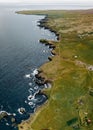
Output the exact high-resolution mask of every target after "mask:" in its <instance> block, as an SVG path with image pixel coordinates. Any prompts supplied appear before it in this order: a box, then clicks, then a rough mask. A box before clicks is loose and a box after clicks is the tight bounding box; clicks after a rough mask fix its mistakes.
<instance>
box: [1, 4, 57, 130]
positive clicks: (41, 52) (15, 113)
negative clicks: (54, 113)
mask: <svg viewBox="0 0 93 130" xmlns="http://www.w3.org/2000/svg"><path fill="white" fill-rule="evenodd" d="M18 10H19V8H17V7H15V8H6V7H4V6H3V7H1V8H0V114H2V113H3V112H7V114H8V115H9V116H8V117H6V118H4V119H2V120H0V130H14V129H17V127H16V124H18V123H20V122H21V121H22V120H24V119H27V118H28V117H29V116H30V113H33V112H34V111H35V109H36V108H37V107H38V106H39V105H41V104H42V103H44V102H45V101H46V99H47V97H46V96H45V95H43V94H40V93H38V91H39V90H41V89H42V88H43V87H44V86H38V85H37V84H36V83H35V74H36V73H37V69H38V68H39V67H40V66H41V65H42V64H43V63H45V62H47V61H48V56H50V55H51V50H49V47H48V46H45V45H42V44H41V43H40V42H39V40H40V39H41V38H46V39H51V40H56V36H55V34H54V33H51V32H50V31H48V30H44V29H43V28H40V27H38V26H37V25H38V24H39V23H38V21H39V20H41V19H43V18H44V16H35V15H20V14H16V13H15V11H18ZM20 108H22V109H24V110H25V111H26V112H25V113H23V114H22V113H21V112H20ZM11 120H16V121H14V122H13V123H12V121H11Z"/></svg>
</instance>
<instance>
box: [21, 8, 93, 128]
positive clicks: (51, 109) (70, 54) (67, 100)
mask: <svg viewBox="0 0 93 130" xmlns="http://www.w3.org/2000/svg"><path fill="white" fill-rule="evenodd" d="M37 12H38V13H37ZM46 12H47V14H49V15H48V18H50V19H48V21H47V22H48V23H45V21H44V24H45V26H46V27H45V28H46V29H47V28H50V29H51V28H52V29H53V30H54V31H55V30H56V31H57V32H58V33H59V32H60V37H59V42H54V45H56V47H55V53H56V55H55V56H54V57H53V59H52V62H47V63H45V64H44V65H42V66H41V67H40V71H42V73H41V75H40V76H41V77H44V78H45V79H49V80H50V81H52V83H53V84H52V88H51V89H46V90H43V91H44V92H45V93H46V94H47V95H48V97H49V98H48V102H47V103H46V104H44V105H42V106H41V107H40V108H41V109H38V110H37V111H36V113H37V114H36V115H35V114H33V116H34V121H33V119H32V118H30V119H31V120H29V123H28V122H27V123H26V122H24V123H22V124H21V125H23V126H22V129H23V127H24V126H25V125H24V124H26V127H25V128H24V130H45V129H47V130H60V129H64V130H65V129H69V130H72V129H80V130H87V129H89V130H90V129H92V128H93V126H92V123H89V122H88V121H89V120H90V121H91V120H93V116H92V111H91V109H90V108H91V107H92V106H91V104H92V101H93V97H92V96H91V95H90V93H89V90H90V87H91V88H92V86H91V83H92V77H93V72H92V70H87V68H85V66H83V65H82V64H81V63H83V64H90V65H92V64H93V62H92V56H93V55H92V53H91V51H90V50H91V47H92V42H93V40H92V36H93V35H92V21H93V18H92V12H93V10H85V11H62V12H61V11H58V12H57V11H46ZM46 12H43V14H46ZM23 13H24V12H23ZM28 13H29V14H31V12H28ZM32 14H39V15H42V11H41V12H39V11H36V12H33V11H32ZM87 14H88V15H89V16H87ZM90 20H91V21H90ZM73 21H74V22H73ZM89 22H90V24H89ZM55 25H56V26H55ZM42 26H43V25H42ZM47 26H48V27H47ZM56 43H58V44H56ZM86 43H87V44H86ZM86 51H87V53H88V55H89V56H90V57H88V55H87V54H86ZM77 62H78V64H77ZM90 75H91V76H90ZM82 104H83V105H82ZM46 105H47V107H46ZM43 108H44V109H43ZM85 113H87V119H86V120H85V118H86V115H85ZM31 121H32V122H31ZM20 130H21V129H20Z"/></svg>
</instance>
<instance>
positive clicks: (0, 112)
mask: <svg viewBox="0 0 93 130" xmlns="http://www.w3.org/2000/svg"><path fill="white" fill-rule="evenodd" d="M2 113H6V114H7V115H8V116H10V115H12V114H11V113H8V112H6V111H0V114H2Z"/></svg>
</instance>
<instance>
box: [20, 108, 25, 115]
mask: <svg viewBox="0 0 93 130" xmlns="http://www.w3.org/2000/svg"><path fill="white" fill-rule="evenodd" d="M18 112H19V113H20V114H21V115H22V114H23V113H24V112H25V108H23V107H21V108H18Z"/></svg>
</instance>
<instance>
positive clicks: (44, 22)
mask: <svg viewBox="0 0 93 130" xmlns="http://www.w3.org/2000/svg"><path fill="white" fill-rule="evenodd" d="M48 20H49V18H48V15H45V18H43V19H41V20H40V21H38V23H39V25H38V26H39V27H40V28H44V29H48V30H49V31H51V32H53V33H55V35H56V36H57V40H58V41H59V40H60V35H59V34H58V32H57V31H56V30H53V28H51V27H49V26H47V22H48Z"/></svg>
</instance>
